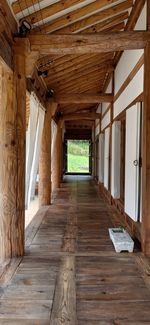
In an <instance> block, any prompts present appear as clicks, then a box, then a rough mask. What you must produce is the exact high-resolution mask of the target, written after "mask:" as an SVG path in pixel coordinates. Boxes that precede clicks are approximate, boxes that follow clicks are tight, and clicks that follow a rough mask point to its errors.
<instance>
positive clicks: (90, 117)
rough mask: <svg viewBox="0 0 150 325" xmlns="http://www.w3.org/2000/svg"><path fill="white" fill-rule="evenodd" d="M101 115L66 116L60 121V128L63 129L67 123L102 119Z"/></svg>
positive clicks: (81, 114)
mask: <svg viewBox="0 0 150 325" xmlns="http://www.w3.org/2000/svg"><path fill="white" fill-rule="evenodd" d="M100 117H101V114H100V113H94V112H92V113H80V114H64V115H63V116H62V117H61V118H60V119H59V125H60V127H63V125H64V122H65V121H76V120H96V119H100Z"/></svg>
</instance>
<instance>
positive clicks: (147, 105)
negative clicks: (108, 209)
mask: <svg viewBox="0 0 150 325" xmlns="http://www.w3.org/2000/svg"><path fill="white" fill-rule="evenodd" d="M149 60H150V43H148V44H147V46H146V48H145V52H144V113H143V114H144V117H143V147H142V154H143V163H142V236H141V239H142V250H143V253H144V254H145V255H149V256H150V65H149Z"/></svg>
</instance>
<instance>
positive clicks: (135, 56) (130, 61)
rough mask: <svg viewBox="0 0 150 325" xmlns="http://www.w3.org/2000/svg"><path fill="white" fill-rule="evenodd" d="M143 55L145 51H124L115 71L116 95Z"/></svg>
mask: <svg viewBox="0 0 150 325" xmlns="http://www.w3.org/2000/svg"><path fill="white" fill-rule="evenodd" d="M142 54H143V50H132V51H131V50H130V51H124V53H123V55H122V57H121V59H120V61H119V63H118V65H117V67H116V70H115V94H116V93H117V92H118V90H119V89H120V87H121V86H122V84H123V83H124V81H125V80H126V79H127V77H128V75H129V74H130V72H131V71H132V70H133V68H134V67H135V65H136V63H137V62H138V61H139V59H140V57H141V56H142Z"/></svg>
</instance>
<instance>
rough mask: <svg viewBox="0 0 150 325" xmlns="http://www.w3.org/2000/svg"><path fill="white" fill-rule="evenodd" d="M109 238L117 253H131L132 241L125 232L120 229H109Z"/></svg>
mask: <svg viewBox="0 0 150 325" xmlns="http://www.w3.org/2000/svg"><path fill="white" fill-rule="evenodd" d="M109 236H110V239H111V240H112V242H113V245H114V247H115V251H116V252H117V253H120V252H122V251H128V252H129V253H132V252H133V249H134V241H133V240H132V238H131V237H130V236H129V234H128V233H127V231H126V230H124V229H121V228H109Z"/></svg>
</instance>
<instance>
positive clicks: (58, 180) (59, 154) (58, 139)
mask: <svg viewBox="0 0 150 325" xmlns="http://www.w3.org/2000/svg"><path fill="white" fill-rule="evenodd" d="M56 160H57V161H56V168H57V171H56V187H57V188H59V187H60V183H61V172H62V128H61V127H60V126H59V125H58V127H57V136H56Z"/></svg>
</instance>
